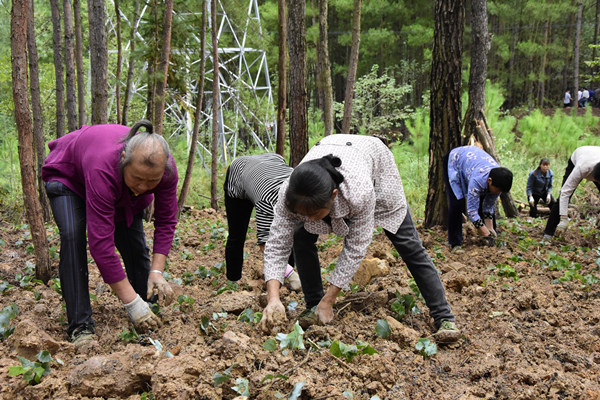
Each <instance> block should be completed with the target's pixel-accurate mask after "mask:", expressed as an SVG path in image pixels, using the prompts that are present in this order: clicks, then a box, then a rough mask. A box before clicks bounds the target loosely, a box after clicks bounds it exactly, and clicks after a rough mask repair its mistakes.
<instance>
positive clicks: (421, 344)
mask: <svg viewBox="0 0 600 400" xmlns="http://www.w3.org/2000/svg"><path fill="white" fill-rule="evenodd" d="M415 349H417V351H418V352H419V354H421V355H422V356H423V357H431V356H433V355H435V354H437V345H436V344H435V343H434V342H432V341H431V340H429V339H427V338H420V339H419V340H417V344H416V345H415Z"/></svg>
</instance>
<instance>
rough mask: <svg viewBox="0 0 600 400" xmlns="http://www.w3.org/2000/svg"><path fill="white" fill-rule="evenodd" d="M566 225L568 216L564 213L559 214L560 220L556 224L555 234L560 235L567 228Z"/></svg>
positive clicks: (567, 224)
mask: <svg viewBox="0 0 600 400" xmlns="http://www.w3.org/2000/svg"><path fill="white" fill-rule="evenodd" d="M568 226H569V217H567V216H566V215H561V216H560V222H559V223H558V225H557V226H556V231H555V235H558V236H560V235H562V234H563V233H564V232H565V231H566V230H567V227H568Z"/></svg>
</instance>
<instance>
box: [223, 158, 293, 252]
mask: <svg viewBox="0 0 600 400" xmlns="http://www.w3.org/2000/svg"><path fill="white" fill-rule="evenodd" d="M292 171H293V168H292V167H290V166H288V165H287V164H286V163H285V161H284V160H283V157H281V156H280V155H279V154H275V153H264V154H257V155H253V156H242V157H238V158H236V159H235V160H233V162H232V163H231V164H230V165H229V168H228V178H227V182H226V183H225V193H226V194H227V195H228V196H229V197H232V198H235V199H244V200H250V201H251V202H252V204H254V207H255V208H256V237H257V238H258V244H263V243H266V242H267V239H268V238H269V231H270V229H271V223H272V222H273V216H274V213H273V208H274V207H275V204H277V200H278V193H279V188H280V187H281V184H282V183H283V182H284V181H286V180H287V179H288V178H289V176H290V175H291V174H292Z"/></svg>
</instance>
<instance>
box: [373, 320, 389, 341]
mask: <svg viewBox="0 0 600 400" xmlns="http://www.w3.org/2000/svg"><path fill="white" fill-rule="evenodd" d="M375 332H376V333H377V336H379V337H380V338H386V337H388V336H390V335H391V334H392V329H391V328H390V324H389V323H388V322H387V321H386V320H385V319H380V320H377V324H375Z"/></svg>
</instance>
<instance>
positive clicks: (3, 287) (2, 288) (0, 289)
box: [0, 281, 14, 294]
mask: <svg viewBox="0 0 600 400" xmlns="http://www.w3.org/2000/svg"><path fill="white" fill-rule="evenodd" d="M12 288H14V286H13V285H11V284H10V283H8V282H6V281H0V293H2V294H4V293H5V292H7V291H8V290H10V289H12Z"/></svg>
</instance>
